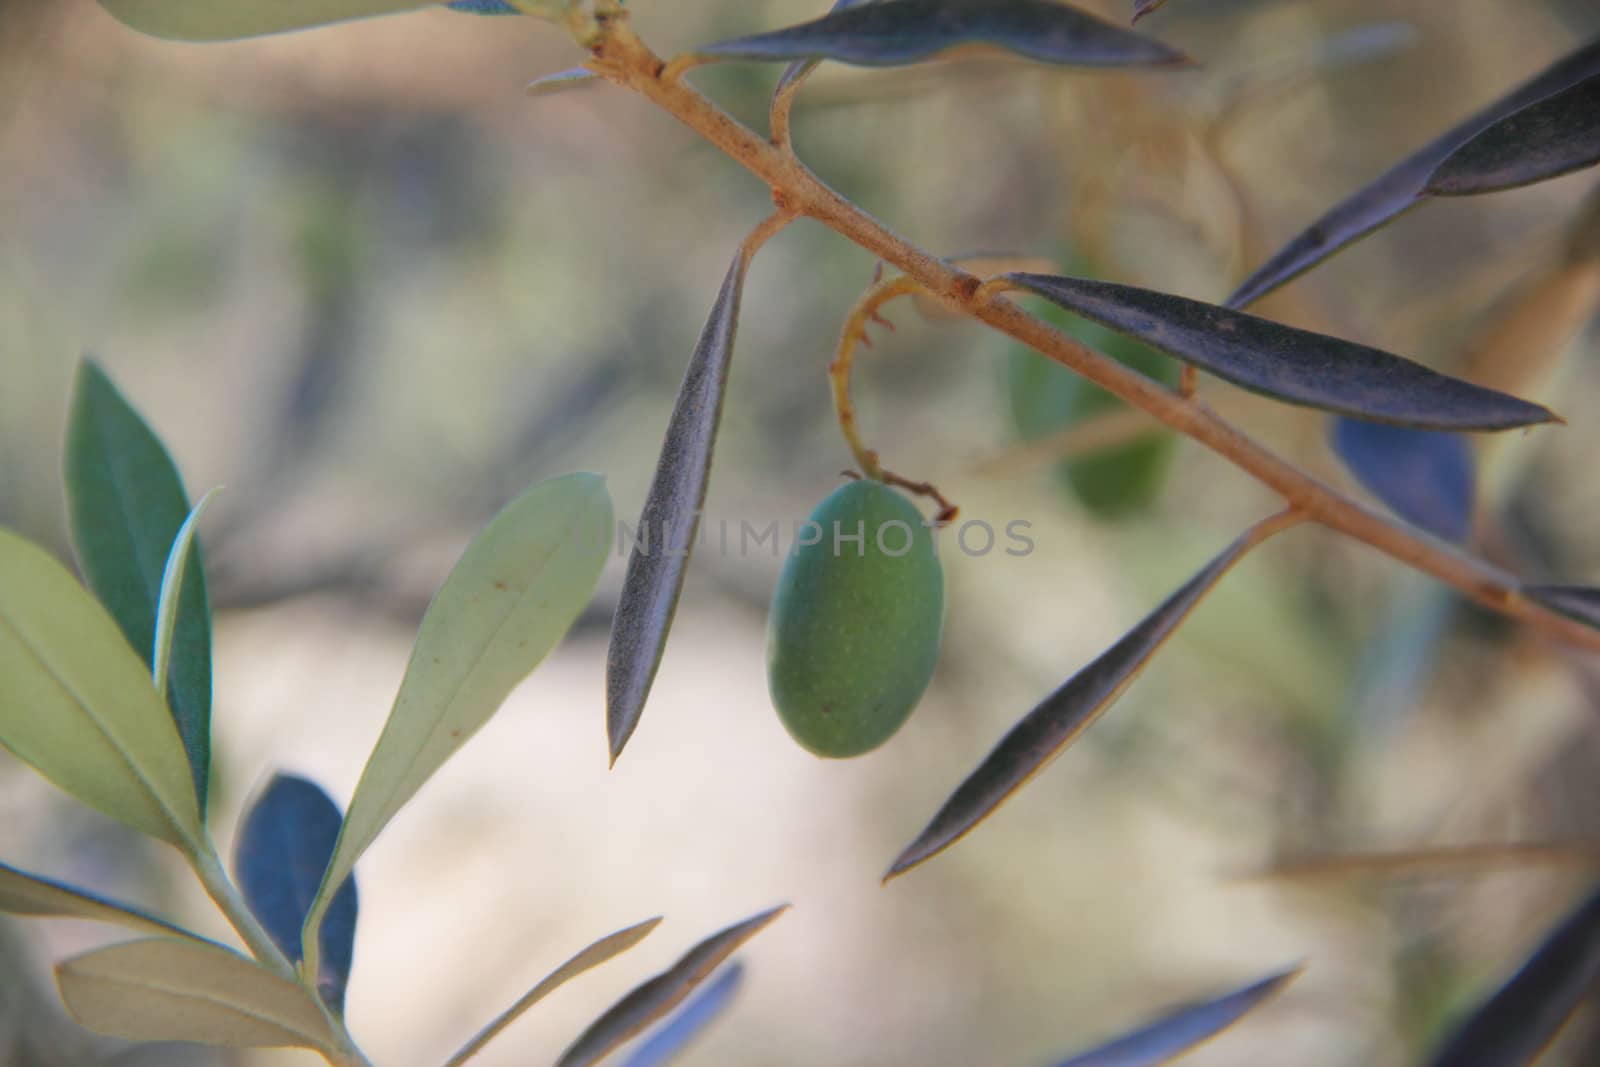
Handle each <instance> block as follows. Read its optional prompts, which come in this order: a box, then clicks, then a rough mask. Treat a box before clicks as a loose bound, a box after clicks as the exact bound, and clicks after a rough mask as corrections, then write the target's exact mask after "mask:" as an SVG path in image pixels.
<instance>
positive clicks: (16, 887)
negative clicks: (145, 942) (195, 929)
mask: <svg viewBox="0 0 1600 1067" xmlns="http://www.w3.org/2000/svg"><path fill="white" fill-rule="evenodd" d="M0 911H4V912H8V913H9V914H12V915H30V916H38V917H43V918H63V919H92V920H94V921H95V922H105V923H115V924H117V925H118V926H125V927H127V928H128V929H130V930H137V931H139V932H140V933H144V934H155V935H158V936H172V935H176V936H178V937H195V935H194V934H191V933H190V932H189V931H187V930H185V929H183V928H182V927H180V926H174V925H173V924H172V923H169V922H167V921H166V920H165V919H158V918H157V917H155V916H154V915H151V914H149V913H147V912H145V911H143V910H141V909H139V908H135V907H133V906H132V905H130V904H123V903H121V902H120V901H115V900H111V899H109V898H107V897H102V896H100V895H99V894H97V893H91V892H89V891H88V890H87V889H80V888H78V887H77V886H75V885H68V884H67V883H66V882H58V881H56V880H55V879H53V878H44V877H41V876H39V875H37V874H29V873H28V872H27V871H21V870H18V869H17V868H15V867H13V866H11V865H10V864H6V863H0ZM197 940H198V938H197Z"/></svg>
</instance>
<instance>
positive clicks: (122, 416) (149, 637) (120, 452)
mask: <svg viewBox="0 0 1600 1067" xmlns="http://www.w3.org/2000/svg"><path fill="white" fill-rule="evenodd" d="M66 487H67V517H68V520H69V522H70V524H71V529H72V541H73V548H74V550H75V551H76V553H77V556H78V566H79V568H80V569H81V570H82V571H83V577H84V581H85V582H86V583H87V584H88V586H89V588H90V589H91V590H93V591H94V594H95V596H97V597H98V598H99V599H100V602H101V603H102V604H104V605H105V606H106V610H107V611H109V612H110V613H111V617H112V618H113V619H115V620H116V622H117V625H118V627H120V628H121V630H122V632H123V634H124V635H125V636H126V637H127V639H128V643H129V644H130V645H132V646H133V648H134V650H135V651H137V652H138V653H139V655H140V656H142V657H144V661H145V662H146V663H147V664H150V665H151V667H152V668H154V667H155V665H156V656H157V649H156V645H157V641H156V634H157V616H158V615H160V613H161V607H162V604H161V598H162V592H163V588H164V579H165V576H166V575H167V573H168V570H169V564H170V560H169V557H170V556H171V552H172V547H173V545H174V543H175V542H176V541H177V540H178V538H179V535H180V533H181V532H182V531H183V530H184V528H185V524H186V523H188V522H189V520H190V510H189V499H188V496H187V494H186V493H185V492H184V489H183V480H182V478H180V477H179V475H178V468H177V466H176V465H174V463H173V462H172V457H171V456H170V455H168V454H167V450H166V448H165V447H164V446H163V445H162V443H161V440H160V438H158V437H157V436H156V434H155V432H154V431H153V430H151V429H150V426H149V425H148V424H147V423H146V422H145V421H144V419H143V418H141V417H140V415H139V413H138V412H137V411H136V410H134V408H133V406H132V405H131V404H129V403H128V401H127V400H126V399H125V398H124V397H123V396H122V394H121V393H120V392H118V391H117V387H116V386H115V385H113V384H112V382H111V379H110V378H108V377H107V376H106V373H105V371H103V370H101V369H100V366H99V364H97V363H96V362H95V361H94V360H92V359H85V360H83V362H82V363H81V364H79V366H78V373H77V379H76V381H75V382H74V385H73V390H72V408H71V414H70V415H69V416H68V421H67V445H66ZM196 513H198V508H197V509H196ZM189 528H190V529H191V530H192V529H193V527H192V525H190V527H189ZM182 559H183V562H182V564H181V566H180V568H179V569H180V571H181V574H182V575H183V580H182V581H181V583H180V582H174V583H173V589H174V590H175V592H176V596H175V598H174V599H173V600H172V602H171V604H170V606H169V611H168V614H167V619H166V621H165V622H164V623H163V625H165V626H167V627H170V638H169V640H167V641H166V642H165V643H164V654H165V655H167V656H168V659H167V663H166V666H165V667H164V668H163V670H162V671H160V672H159V673H161V674H164V675H165V676H166V679H167V681H166V684H165V685H164V687H163V690H162V691H163V692H165V693H166V695H167V703H168V706H169V707H170V708H171V709H172V710H171V714H172V717H173V719H174V720H175V721H176V723H177V727H178V734H179V736H181V737H182V738H183V747H184V751H185V752H186V753H187V754H188V761H189V768H190V773H191V775H192V776H193V779H194V792H195V797H196V799H197V801H198V803H199V805H200V813H201V815H202V816H204V814H205V804H206V792H207V783H208V781H209V779H210V767H211V608H210V604H209V602H208V600H207V597H206V581H205V569H204V567H203V566H202V564H201V559H200V548H199V546H198V545H192V546H191V547H190V548H189V549H187V550H186V551H185V552H184V553H183V556H182Z"/></svg>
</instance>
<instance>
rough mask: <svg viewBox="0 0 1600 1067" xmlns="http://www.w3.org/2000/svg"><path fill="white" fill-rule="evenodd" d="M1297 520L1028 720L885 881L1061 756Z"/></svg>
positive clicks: (1263, 528)
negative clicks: (1209, 599)
mask: <svg viewBox="0 0 1600 1067" xmlns="http://www.w3.org/2000/svg"><path fill="white" fill-rule="evenodd" d="M1292 521H1293V520H1292V519H1289V518H1286V517H1278V518H1275V519H1268V520H1266V521H1265V522H1263V523H1260V524H1257V525H1256V526H1254V527H1252V528H1251V529H1250V531H1249V532H1247V533H1246V534H1244V535H1243V536H1242V537H1240V538H1239V539H1238V540H1236V541H1234V542H1233V544H1231V545H1229V546H1228V548H1227V549H1226V550H1225V551H1224V552H1223V553H1222V554H1221V555H1219V556H1217V557H1216V558H1215V559H1213V560H1212V561H1211V562H1210V563H1208V564H1207V565H1206V566H1205V568H1204V569H1202V570H1201V571H1200V572H1199V573H1198V574H1196V575H1195V576H1194V577H1193V578H1190V579H1189V581H1188V582H1186V583H1185V584H1184V585H1183V586H1182V587H1181V588H1180V589H1179V590H1178V591H1177V592H1175V593H1173V594H1172V595H1171V596H1169V597H1168V598H1167V599H1166V600H1165V601H1164V602H1163V603H1162V604H1161V606H1160V607H1158V608H1156V609H1155V611H1153V612H1151V613H1150V614H1149V615H1147V616H1146V617H1145V618H1144V620H1143V621H1142V622H1140V623H1139V625H1137V626H1135V627H1134V628H1133V629H1132V630H1129V631H1128V632H1127V633H1126V634H1124V635H1123V636H1122V638H1121V639H1120V640H1118V641H1117V643H1116V644H1114V645H1112V646H1111V647H1110V648H1108V649H1106V651H1104V652H1102V653H1101V654H1100V657H1099V658H1098V659H1096V660H1095V661H1094V662H1093V663H1090V664H1089V665H1088V666H1087V667H1085V668H1083V669H1082V670H1080V671H1079V672H1078V673H1077V674H1075V675H1073V676H1072V677H1071V678H1069V679H1067V681H1066V683H1065V684H1063V685H1062V686H1061V688H1059V689H1057V690H1056V691H1055V692H1054V693H1051V694H1050V695H1049V696H1048V697H1046V698H1045V699H1044V702H1043V703H1041V704H1040V705H1039V706H1038V707H1036V708H1034V709H1033V710H1032V711H1030V712H1028V714H1027V715H1025V716H1023V718H1022V720H1021V721H1020V722H1018V723H1017V724H1016V725H1015V726H1013V727H1012V728H1011V730H1010V732H1008V733H1007V734H1006V736H1005V737H1003V738H1002V739H1001V740H1000V743H999V744H998V745H996V746H995V748H994V751H992V752H990V753H989V755H988V756H987V757H985V758H984V761H983V762H982V763H981V764H979V766H978V769H977V770H975V771H973V772H972V774H971V775H969V776H968V777H967V780H966V781H964V782H962V783H961V785H960V786H959V787H957V789H956V791H955V793H953V794H952V795H951V797H950V799H949V800H947V801H945V804H944V807H942V808H940V809H939V812H938V814H937V815H935V816H934V817H933V821H932V822H930V823H929V824H928V825H927V827H926V828H925V829H924V830H923V831H922V833H921V834H919V835H917V839H916V840H915V841H913V842H911V844H910V845H908V846H907V847H906V849H905V851H903V852H901V853H900V855H899V856H898V857H897V858H896V859H895V861H894V864H893V865H892V866H891V867H890V868H889V872H888V873H887V874H885V875H884V881H888V880H889V879H891V878H894V877H896V876H897V875H901V874H904V873H905V872H906V871H909V870H910V869H911V868H913V867H915V866H917V865H918V864H920V863H923V862H925V861H927V860H929V859H931V858H933V857H934V856H936V855H938V854H939V853H940V852H943V851H944V850H945V849H947V848H949V847H950V846H951V845H953V844H955V843H956V841H958V840H959V839H960V838H962V837H963V836H965V835H966V834H967V833H969V832H970V831H971V830H972V829H973V827H975V826H977V825H978V823H980V822H982V821H983V820H984V819H986V818H988V817H989V815H991V814H992V813H993V812H994V811H995V809H996V808H998V807H999V806H1000V805H1001V804H1003V803H1005V801H1006V800H1008V799H1009V798H1010V797H1011V795H1012V794H1013V793H1015V792H1016V791H1017V790H1018V789H1019V788H1021V787H1022V784H1023V783H1024V782H1026V781H1027V780H1028V779H1030V778H1032V777H1033V776H1034V775H1035V774H1038V773H1039V772H1040V771H1041V770H1043V769H1044V768H1045V766H1046V765H1047V764H1049V763H1050V761H1051V760H1053V759H1055V757H1057V756H1059V755H1060V754H1061V752H1062V751H1063V750H1064V749H1065V748H1066V747H1067V746H1068V745H1069V744H1071V743H1072V742H1073V741H1075V740H1076V739H1077V738H1078V736H1079V735H1081V734H1082V733H1083V731H1084V730H1086V729H1087V728H1088V727H1089V725H1090V724H1091V723H1093V722H1094V721H1095V720H1096V719H1098V718H1099V717H1100V715H1101V714H1102V713H1103V712H1104V711H1105V710H1106V709H1107V708H1109V707H1111V705H1112V704H1113V703H1114V702H1115V701H1116V699H1117V698H1118V697H1119V696H1121V695H1122V693H1123V691H1124V690H1125V689H1127V688H1128V686H1129V685H1130V684H1132V682H1133V680H1134V678H1136V677H1138V675H1139V672H1140V671H1142V670H1143V669H1144V668H1145V665H1146V664H1148V663H1149V662H1150V659H1151V658H1152V657H1153V656H1154V655H1155V654H1156V652H1157V651H1158V650H1159V649H1160V648H1161V646H1162V645H1164V644H1165V643H1166V641H1167V638H1169V637H1171V636H1172V633H1173V631H1175V630H1176V629H1177V628H1178V625H1179V624H1180V623H1182V622H1183V620H1184V619H1185V618H1187V617H1188V615H1189V612H1191V611H1193V610H1194V608H1195V605H1197V604H1199V603H1200V601H1201V600H1203V599H1204V598H1205V595H1206V594H1207V593H1209V592H1210V591H1211V588H1212V587H1213V586H1215V585H1216V584H1217V582H1218V580H1220V579H1221V578H1222V576H1223V575H1224V574H1226V573H1228V571H1229V569H1230V568H1232V567H1233V565H1234V564H1235V563H1237V562H1239V560H1241V559H1242V558H1244V555H1245V553H1247V552H1249V551H1250V549H1251V548H1253V547H1254V546H1255V545H1257V544H1259V543H1260V542H1261V541H1263V540H1265V539H1266V538H1267V537H1270V536H1271V535H1272V534H1273V533H1276V532H1277V531H1278V530H1279V529H1282V528H1283V527H1284V526H1285V525H1287V524H1289V523H1290V522H1292Z"/></svg>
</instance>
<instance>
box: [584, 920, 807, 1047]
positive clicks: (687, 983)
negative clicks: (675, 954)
mask: <svg viewBox="0 0 1600 1067" xmlns="http://www.w3.org/2000/svg"><path fill="white" fill-rule="evenodd" d="M788 907H789V905H787V904H783V905H780V906H779V907H776V908H773V909H772V910H770V911H764V912H762V913H761V914H760V915H756V916H754V917H752V918H749V919H746V920H745V921H744V922H741V923H737V924H735V925H733V926H730V927H728V928H727V929H725V930H722V931H721V932H719V933H715V934H712V935H711V936H710V937H708V938H706V939H705V940H704V941H702V942H700V943H699V944H698V945H696V946H695V947H694V948H692V949H690V950H689V951H688V952H686V953H685V954H684V956H683V958H682V959H680V960H678V962H677V963H674V964H673V965H672V966H671V967H669V968H667V969H666V970H665V971H662V972H661V973H660V974H658V975H656V976H655V977H654V978H652V979H650V980H649V981H648V982H645V983H644V984H643V985H641V986H638V987H636V988H635V989H634V990H633V992H631V993H629V994H628V995H627V996H625V997H623V998H622V999H621V1000H619V1001H617V1003H616V1004H615V1005H613V1006H612V1008H611V1010H610V1011H608V1012H606V1013H605V1014H604V1015H602V1016H600V1018H598V1019H596V1020H595V1021H594V1023H593V1024H592V1025H591V1026H590V1027H589V1029H587V1030H585V1031H584V1032H583V1033H582V1034H581V1035H580V1036H579V1037H578V1040H577V1041H574V1042H573V1043H572V1046H571V1047H570V1048H568V1049H567V1051H566V1052H564V1053H562V1054H561V1059H560V1060H558V1061H557V1062H556V1067H588V1065H589V1064H591V1063H598V1062H599V1061H600V1060H601V1059H603V1058H604V1057H605V1056H607V1055H609V1054H610V1053H611V1051H612V1050H613V1049H615V1048H617V1047H618V1046H620V1045H621V1044H622V1043H623V1042H625V1041H627V1040H628V1039H629V1038H631V1037H633V1036H634V1035H635V1034H637V1033H639V1032H640V1031H642V1030H643V1029H644V1028H645V1027H647V1026H649V1025H650V1024H651V1023H653V1022H655V1021H656V1020H657V1019H659V1018H661V1017H662V1016H664V1015H666V1014H667V1013H668V1012H670V1011H671V1010H672V1009H673V1008H675V1007H677V1006H678V1005H679V1004H681V1003H682V1002H683V1000H684V998H686V997H688V996H689V994H691V993H693V992H694V991H695V988H696V987H697V986H699V985H700V983H702V982H704V981H705V980H706V979H707V978H708V977H710V975H711V972H713V971H715V970H716V969H717V968H718V967H719V966H721V965H722V962H723V961H724V960H726V959H727V958H728V957H729V956H731V955H733V954H734V953H735V952H737V951H738V950H739V947H740V946H741V945H743V944H744V943H745V942H746V941H749V940H750V939H751V938H752V937H754V936H755V935H756V934H758V933H760V932H761V931H762V930H763V929H765V928H766V926H767V925H768V924H769V923H771V922H772V920H774V919H776V918H777V917H778V916H779V915H782V914H783V913H784V911H786V910H787V909H788Z"/></svg>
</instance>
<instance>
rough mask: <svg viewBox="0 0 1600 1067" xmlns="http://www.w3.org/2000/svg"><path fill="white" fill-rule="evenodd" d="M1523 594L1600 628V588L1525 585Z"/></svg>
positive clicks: (1536, 601)
mask: <svg viewBox="0 0 1600 1067" xmlns="http://www.w3.org/2000/svg"><path fill="white" fill-rule="evenodd" d="M1522 595H1523V596H1525V597H1527V598H1528V599H1529V600H1532V601H1534V602H1535V603H1538V604H1543V605H1544V606H1545V607H1547V608H1549V609H1550V610H1551V611H1559V612H1560V613H1561V614H1563V615H1569V616H1571V617H1572V618H1574V619H1577V620H1578V621H1579V622H1586V623H1588V624H1589V625H1590V626H1593V627H1594V628H1595V629H1597V630H1600V589H1597V588H1594V587H1593V586H1586V585H1525V586H1523V587H1522Z"/></svg>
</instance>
